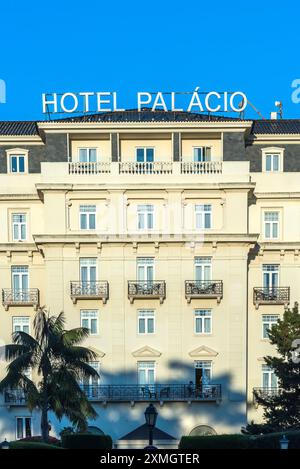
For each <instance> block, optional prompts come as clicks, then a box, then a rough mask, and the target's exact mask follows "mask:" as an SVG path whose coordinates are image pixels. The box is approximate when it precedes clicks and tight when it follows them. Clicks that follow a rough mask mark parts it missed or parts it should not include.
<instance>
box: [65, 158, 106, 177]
mask: <svg viewBox="0 0 300 469" xmlns="http://www.w3.org/2000/svg"><path fill="white" fill-rule="evenodd" d="M68 165H69V174H108V173H110V163H109V162H94V163H93V162H89V163H81V162H78V161H77V162H75V161H70V162H69V163H68Z"/></svg>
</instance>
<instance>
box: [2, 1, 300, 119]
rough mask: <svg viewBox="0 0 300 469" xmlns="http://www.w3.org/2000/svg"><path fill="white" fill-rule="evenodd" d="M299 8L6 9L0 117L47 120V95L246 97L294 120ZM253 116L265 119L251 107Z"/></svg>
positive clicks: (192, 4)
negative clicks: (278, 103)
mask: <svg viewBox="0 0 300 469" xmlns="http://www.w3.org/2000/svg"><path fill="white" fill-rule="evenodd" d="M299 17H300V2H299V1H298V2H296V1H293V0H292V1H289V2H280V5H279V6H278V5H277V2H273V1H269V0H266V1H264V2H262V1H257V0H253V1H252V2H250V3H249V2H248V3H245V2H244V3H242V2H240V1H232V0H229V1H227V2H224V1H218V0H215V1H214V2H206V1H199V0H197V1H194V0H187V1H185V2H179V1H176V0H173V1H170V0H165V1H161V0H160V1H157V0H152V1H151V2H150V1H146V0H145V1H143V2H142V1H127V2H124V1H113V0H112V1H110V2H108V1H106V2H103V1H101V0H100V1H96V0H86V1H85V2H79V1H76V0H73V1H70V0H60V1H58V0H52V1H51V3H50V2H47V5H46V4H45V3H41V2H38V1H28V2H23V1H14V2H5V4H3V3H2V4H1V6H0V25H1V27H0V79H2V80H5V83H6V103H5V104H0V120H14V119H15V120H21V119H26V120H27V119H28V120H31V119H33V120H34V119H43V118H45V116H43V114H42V100H41V95H42V93H43V92H58V93H59V92H66V91H73V92H79V91H117V92H118V96H119V97H120V100H121V101H122V103H121V104H122V107H127V108H131V107H134V106H135V103H136V100H135V97H136V92H137V91H192V90H194V89H195V87H196V86H199V87H200V90H203V91H210V90H218V91H219V90H224V91H226V90H240V91H243V92H245V93H246V95H247V97H248V99H249V100H250V101H251V102H252V103H253V104H254V105H255V106H256V107H257V108H258V109H259V110H260V111H261V113H262V115H263V116H264V117H266V118H268V117H269V116H270V112H271V111H274V110H275V106H274V102H275V100H282V101H283V113H284V117H286V118H300V103H299V104H296V103H293V102H292V99H291V95H292V92H293V89H292V87H291V84H292V82H293V80H295V79H300V61H299V55H300V54H299ZM246 117H249V118H255V117H257V118H258V116H257V114H255V112H254V111H253V110H252V109H251V108H248V109H247V111H246Z"/></svg>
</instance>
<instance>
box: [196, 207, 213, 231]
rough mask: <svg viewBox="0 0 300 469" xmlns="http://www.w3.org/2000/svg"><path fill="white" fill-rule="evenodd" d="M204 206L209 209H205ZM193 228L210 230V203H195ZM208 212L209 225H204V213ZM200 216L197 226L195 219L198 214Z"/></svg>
mask: <svg viewBox="0 0 300 469" xmlns="http://www.w3.org/2000/svg"><path fill="white" fill-rule="evenodd" d="M206 207H210V210H205V208H206ZM194 210H195V229H196V230H211V229H212V204H211V203H208V204H198V203H197V204H195V209H194ZM207 213H209V214H210V218H209V220H210V226H209V227H205V214H207ZM197 215H199V216H200V226H198V223H197V220H198V216H197ZM201 225H202V226H201Z"/></svg>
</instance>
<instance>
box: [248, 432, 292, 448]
mask: <svg viewBox="0 0 300 469" xmlns="http://www.w3.org/2000/svg"><path fill="white" fill-rule="evenodd" d="M283 435H285V436H286V438H287V439H288V440H289V449H300V430H295V431H286V432H278V433H269V434H266V435H259V436H255V437H253V438H252V439H251V441H252V445H251V447H252V448H254V449H279V448H280V443H279V440H280V439H281V438H282V436H283Z"/></svg>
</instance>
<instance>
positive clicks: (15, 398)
mask: <svg viewBox="0 0 300 469" xmlns="http://www.w3.org/2000/svg"><path fill="white" fill-rule="evenodd" d="M4 402H5V404H8V405H16V406H24V405H26V394H25V392H24V390H23V389H21V388H16V389H6V390H5V391H4Z"/></svg>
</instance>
